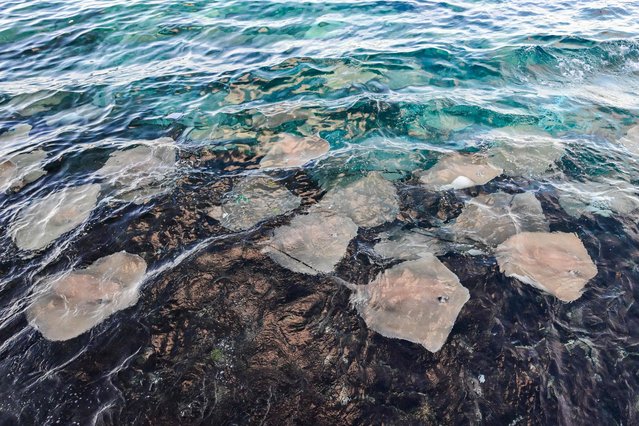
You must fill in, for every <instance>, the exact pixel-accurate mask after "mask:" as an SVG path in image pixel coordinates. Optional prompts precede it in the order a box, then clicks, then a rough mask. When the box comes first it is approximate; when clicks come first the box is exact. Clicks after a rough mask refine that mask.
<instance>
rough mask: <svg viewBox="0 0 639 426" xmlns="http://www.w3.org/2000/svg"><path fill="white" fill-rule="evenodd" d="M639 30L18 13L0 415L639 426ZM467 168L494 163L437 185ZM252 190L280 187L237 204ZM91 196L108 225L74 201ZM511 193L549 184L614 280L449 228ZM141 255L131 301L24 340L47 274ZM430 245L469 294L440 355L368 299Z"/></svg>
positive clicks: (5, 143) (633, 6)
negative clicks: (524, 262) (564, 289)
mask: <svg viewBox="0 0 639 426" xmlns="http://www.w3.org/2000/svg"><path fill="white" fill-rule="evenodd" d="M638 16H639V3H638V2H634V1H606V2H604V1H587V2H576V1H546V0H543V1H538V2H528V1H520V0H515V1H508V2H503V1H455V2H418V1H351V2H342V1H340V2H338V1H322V2H319V1H315V0H312V1H307V2H303V3H299V2H286V1H244V0H240V1H213V2H211V1H189V2H168V1H153V2H149V1H137V0H133V1H123V0H105V1H99V2H98V1H85V2H73V1H69V0H55V1H40V0H36V1H24V0H10V1H5V2H3V3H2V4H0V45H1V46H2V49H0V179H1V180H0V188H2V189H3V191H4V190H5V189H7V191H6V192H4V193H3V194H0V230H1V232H0V239H1V241H0V243H1V244H2V247H3V250H2V252H1V253H0V423H2V424H4V423H6V424H56V423H62V424H71V423H77V424H129V423H131V424H133V423H135V424H154V425H157V424H176V423H178V422H181V423H184V424H202V423H203V424H211V423H219V424H291V423H321V424H337V423H339V424H347V423H356V424H377V423H382V422H384V423H390V424H399V423H403V424H423V423H426V424H428V423H436V424H510V425H516V424H553V425H554V424H566V425H568V424H585V423H592V424H617V425H627V424H636V423H637V422H639V398H638V397H637V393H638V392H639V376H638V375H637V371H639V352H638V345H639V312H638V311H637V307H636V304H635V295H636V296H637V297H639V287H638V284H637V283H639V266H638V263H637V259H639V257H638V255H639V250H637V247H638V244H639V229H638V228H637V217H639V216H638V215H637V214H638V210H639V209H638V208H637V206H638V205H639V204H638V203H637V199H638V197H639V190H638V188H637V184H638V183H639V150H637V146H639V132H638V131H637V129H638V127H635V126H637V125H639V96H638V95H637V94H638V93H639V20H638V19H637V17H638ZM172 141H174V143H175V150H174V148H173V142H172ZM154 143H156V144H162V145H166V144H167V143H168V144H170V146H171V148H170V149H169V150H168V151H166V152H168V154H170V155H168V154H167V155H164V154H162V155H156V154H155V153H156V151H161V152H164V151H163V150H164V148H162V147H159V148H158V150H153V149H152V148H149V147H152V146H153V144H154ZM140 146H146V148H139V147H140ZM136 147H137V149H136ZM129 149H133V150H134V151H131V152H135V153H138V154H136V155H137V156H138V157H135V158H132V156H131V153H129V154H127V150H129ZM40 150H41V151H40ZM42 151H43V152H44V153H45V154H46V155H44V156H43V155H42ZM23 154H24V155H23ZM173 154H175V155H173ZM147 157H148V158H151V157H152V159H151V160H148V161H146V160H144V158H147ZM450 158H454V159H455V161H451V160H450ZM460 158H461V159H465V160H468V159H471V158H472V159H473V160H472V161H473V162H475V163H481V164H491V167H489V168H488V169H490V170H491V171H495V170H501V171H503V173H501V174H499V173H496V174H499V175H498V176H496V177H493V176H492V174H490V176H485V175H483V176H466V174H472V173H478V172H476V171H473V170H474V169H469V168H468V167H466V168H464V169H463V171H459V170H462V169H459V170H457V169H455V170H453V172H454V173H453V172H450V168H447V173H448V174H446V180H447V181H446V182H444V183H441V182H440V183H438V184H437V185H434V186H433V185H430V186H429V185H427V184H425V182H424V176H428V170H429V169H431V168H432V167H434V166H435V167H436V168H435V169H433V170H434V171H437V170H438V168H437V166H436V165H437V164H438V163H439V164H440V165H441V164H456V163H458V160H459V159H460ZM16 159H18V160H16ZM24 159H28V160H29V161H26V160H24ZM109 159H111V160H110V161H109ZM491 161H492V162H493V163H491ZM128 163H131V164H129V166H127V167H125V165H126V164H128ZM105 165H106V166H107V168H106V169H105V168H104V167H105ZM145 165H149V166H150V168H149V167H145ZM120 166H122V167H123V170H122V172H121V175H118V173H117V170H114V169H113V167H116V168H117V167H120ZM105 170H107V171H108V174H105V172H104V171H105ZM482 170H484V169H482ZM369 172H376V173H374V174H369ZM451 173H452V174H451ZM479 173H484V172H481V171H480V172H479ZM456 174H458V175H459V176H456ZM449 175H450V176H449ZM253 177H265V178H267V179H266V180H265V182H269V184H268V185H269V186H268V188H271V189H272V190H269V191H266V190H259V191H258V190H250V191H249V190H246V191H245V190H244V189H246V188H244V187H243V186H242V185H245V184H242V182H249V181H250V179H251V178H253ZM367 177H368V178H367ZM371 177H374V179H371ZM382 178H383V179H385V180H386V181H388V182H385V183H384V185H382V184H380V185H379V187H378V188H371V187H368V186H365V185H364V186H363V185H362V184H358V183H357V182H369V181H373V182H375V181H377V180H378V179H382ZM479 178H481V179H479ZM388 183H389V184H388ZM477 183H481V185H476V184H477ZM96 184H99V185H100V190H99V193H98V194H97V195H96V197H97V200H96V204H95V206H93V207H92V208H91V206H92V205H93V199H92V200H91V203H84V204H83V205H82V206H74V205H68V203H67V202H66V201H60V200H61V198H60V197H59V196H58V197H57V198H56V194H60V193H63V194H64V193H73V189H72V188H74V187H80V186H83V185H87V186H86V187H90V188H95V187H94V186H90V185H96ZM388 185H390V186H388ZM387 186H388V188H387ZM65 188H69V189H66V190H65ZM242 188H244V189H242ZM343 188H344V189H343ZM380 188H381V189H384V190H383V191H381V192H383V194H378V192H380V191H378V189H380ZM389 188H390V190H389ZM393 188H394V190H395V191H396V198H395V192H393ZM234 189H235V190H234ZM249 189H251V188H250V187H249ZM61 191H64V192H61ZM93 192H95V191H93ZM499 192H502V193H507V194H517V193H523V192H527V193H529V194H534V196H535V197H536V198H537V199H538V200H539V202H540V204H541V208H542V210H543V214H544V215H545V219H546V221H547V223H548V229H549V231H551V232H565V233H575V234H576V235H577V236H578V237H579V239H580V240H581V241H582V242H583V245H584V246H585V248H586V250H587V252H588V254H589V256H590V258H591V259H592V260H593V262H594V264H595V265H596V269H597V271H598V272H597V275H596V276H595V277H594V278H593V279H591V280H590V281H589V282H588V283H587V284H586V285H585V288H584V293H583V295H581V297H580V298H578V299H577V300H576V301H574V302H571V303H564V302H562V301H560V300H558V299H557V298H555V297H553V296H552V295H550V294H547V293H545V292H543V291H541V290H540V289H538V288H534V287H533V286H531V285H528V284H526V283H525V282H522V281H520V280H518V279H516V278H508V277H506V276H505V275H504V274H503V273H502V272H500V269H499V265H498V264H497V261H496V259H495V256H494V247H492V246H491V244H484V243H482V239H481V238H475V239H473V238H464V239H460V238H459V237H458V234H459V232H458V231H460V229H459V228H460V227H461V226H462V225H463V226H464V227H467V226H472V223H467V222H472V221H463V224H462V223H459V224H458V225H455V224H456V218H457V217H458V216H459V215H460V214H462V211H463V210H464V207H465V206H467V205H468V203H469V202H470V201H471V200H472V199H474V198H476V197H482V198H480V199H481V200H484V199H490V197H488V198H487V194H494V193H499ZM247 194H249V197H247ZM260 194H261V195H260ZM325 194H333V195H332V196H331V197H330V198H331V200H330V203H329V202H325V203H323V204H322V203H321V200H322V199H323V197H324V195H325ZM335 194H337V195H335ZM382 195H384V197H382ZM250 197H258V198H257V199H256V200H257V202H256V203H255V204H254V205H253V208H251V209H246V210H243V209H242V208H241V204H242V203H247V202H251V199H250ZM259 197H262V198H259ZM345 198H348V199H345ZM378 198H379V199H378ZM287 200H288V201H287ZM291 200H294V202H293V201H291ZM298 200H299V202H298ZM388 200H390V201H388ZM362 202H368V203H371V205H370V206H369V207H367V206H361V205H355V204H361V203H362ZM375 202H377V204H375ZM232 203H235V204H232ZM396 203H397V205H396ZM373 204H374V205H373ZM38 205H40V206H46V211H42V209H40V210H39V211H38V212H34V211H33V210H34V209H33V208H32V206H38ZM315 205H319V207H314V206H315ZM326 205H329V207H330V206H338V207H335V208H333V207H330V209H333V210H334V211H333V213H335V212H337V213H335V214H337V215H338V216H334V217H332V218H330V219H326V217H327V216H326V212H325V210H326ZM220 206H222V207H220ZM238 206H239V207H238ZM389 206H390V207H389ZM87 209H89V210H90V212H89V213H87ZM330 209H329V210H330ZM349 210H352V211H350V212H349ZM212 211H213V214H212V213H211V212H212ZM309 211H311V212H314V213H311V215H312V216H305V213H307V212H309ZM318 211H319V212H324V213H321V214H319V213H317V212H318ZM502 211H508V212H509V213H508V214H515V213H512V211H511V210H510V209H502ZM29 212H30V213H36V214H34V215H33V214H32V215H28V214H27V213H29ZM389 212H390V213H389ZM224 214H227V215H230V216H221V215H224ZM495 214H501V213H495ZM504 214H505V213H504ZM233 215H236V217H237V218H238V219H237V223H234V219H233V218H234V217H235V216H233ZM251 215H252V216H253V217H249V216H251ZM363 216H365V217H366V220H365V221H359V220H357V219H358V218H360V217H363ZM329 217H330V216H329ZM29 218H31V219H29ZM33 218H37V219H33ZM309 218H310V219H309ZM314 218H317V219H314ZM351 219H352V220H351ZM309 220H310V221H313V220H316V221H318V222H320V223H317V224H316V226H306V227H305V226H301V227H300V226H297V225H299V224H303V223H304V222H309ZM356 220H357V222H358V223H355V221H356ZM240 222H241V223H240ZM460 222H462V221H460ZM512 222H515V223H517V221H516V220H513V221H512ZM340 223H341V224H345V225H344V227H343V229H341V230H340V229H335V224H340ZM16 224H17V225H16ZM544 224H545V222H544ZM369 225H370V226H369ZM16 226H18V227H19V228H20V229H21V235H22V237H21V238H20V240H19V243H18V244H16V237H15V232H14V231H12V230H15V229H16ZM346 228H347V229H346ZM38 229H49V230H50V229H54V231H55V232H53V234H51V233H49V234H47V235H46V236H45V237H44V238H43V237H42V236H40V237H37V236H34V237H33V238H31V237H29V236H28V235H29V232H40V231H38ZM309 229H310V230H311V231H309ZM451 229H453V230H455V232H451ZM413 230H415V231H414V232H413ZM544 230H545V225H544ZM58 231H60V232H58ZM307 231H308V232H307ZM322 231H324V232H326V233H325V234H324V235H318V233H321V232H322ZM461 231H462V232H461V234H463V235H466V236H468V235H474V233H475V232H476V229H466V230H461ZM42 232H44V231H42ZM47 232H48V231H47ZM278 236H279V237H280V239H278ZM282 236H284V237H286V238H282ZM402 236H408V237H407V238H404V240H402V239H401V238H402ZM411 236H412V239H411ZM415 236H417V237H419V238H418V239H417V240H415V241H413V240H414V239H415ZM389 238H390V240H389ZM283 241H284V242H283ZM300 241H301V242H302V243H300ZM304 241H307V243H304ZM380 241H383V242H384V244H386V247H390V249H388V248H387V249H385V250H381V249H380V251H379V252H377V251H376V250H375V247H376V245H377V244H378V243H380ZM388 241H391V242H394V241H405V242H406V243H402V245H403V247H396V246H395V245H393V244H394V243H393V244H390V243H388ZM411 241H413V243H414V244H413V243H411ZM389 244H390V245H389ZM318 246H319V247H318ZM273 247H276V248H277V247H279V248H280V249H281V250H280V251H277V252H276V254H273V253H274V252H273V251H272V250H273ZM305 247H306V248H308V247H310V248H311V249H310V250H304V248H305ZM322 247H324V248H325V251H323V250H322ZM380 247H384V246H383V245H382V246H380ZM269 248H270V249H269ZM327 248H328V249H327ZM123 250H125V251H126V252H128V253H131V254H136V255H139V256H141V257H142V258H143V259H144V261H145V262H146V263H147V264H148V270H147V273H146V275H145V278H144V279H143V280H142V281H141V283H139V284H137V286H138V288H136V289H135V291H136V297H137V294H138V292H139V300H138V301H137V303H136V304H135V305H134V306H131V307H128V306H129V304H122V305H126V306H127V308H126V309H122V310H119V311H117V312H115V313H113V314H109V315H108V316H107V317H106V318H105V319H104V320H103V321H102V322H100V323H99V324H98V325H96V326H95V327H93V328H92V329H91V330H90V331H88V332H86V333H84V334H82V335H80V336H78V337H76V338H73V339H70V340H66V341H49V340H46V339H45V338H44V337H43V336H42V335H41V334H40V333H39V332H38V331H37V330H36V329H35V328H34V327H33V326H32V325H31V324H30V323H29V320H28V316H27V314H26V312H27V311H28V310H29V307H30V306H31V305H32V304H33V303H34V302H35V301H38V300H40V299H41V298H42V297H45V296H46V295H47V294H49V292H50V291H52V290H51V288H50V285H49V284H48V283H50V281H51V277H52V276H57V275H59V274H65V273H69V272H70V271H72V270H81V269H85V268H86V267H87V266H89V265H91V264H92V263H94V262H95V261H96V260H97V259H100V258H102V257H105V256H108V255H111V254H113V253H117V252H120V251H123ZM269 250H271V251H269ZM428 250H432V251H433V252H435V251H436V254H437V257H438V259H439V260H440V261H441V262H442V263H443V264H444V266H445V267H446V268H447V269H449V270H450V271H452V273H454V274H455V275H456V276H457V277H458V278H459V281H460V282H461V284H462V285H463V287H465V288H467V289H468V291H469V295H470V299H469V300H468V302H466V304H465V305H463V307H462V308H461V310H460V311H459V314H458V316H457V319H456V323H455V325H454V327H453V328H452V331H451V332H450V335H449V336H448V338H447V340H446V342H445V343H444V345H443V347H442V348H441V349H440V350H439V351H437V352H434V353H431V352H429V351H428V350H427V349H426V348H424V347H423V346H421V345H419V344H417V343H412V342H410V341H407V340H400V339H392V338H388V337H384V336H382V335H380V334H378V333H376V332H375V331H374V330H372V329H371V328H369V327H367V324H366V322H365V318H362V317H361V316H360V315H359V314H358V310H357V308H356V306H353V304H351V302H350V299H351V294H352V289H355V288H360V289H361V288H363V287H359V286H365V285H367V284H369V283H371V282H375V279H376V277H378V276H380V275H379V274H381V273H383V271H385V270H389V269H390V268H392V267H394V266H396V265H399V264H401V262H402V260H403V259H411V260H410V261H415V259H416V258H419V257H420V256H421V255H422V254H423V252H424V251H428ZM413 251H414V252H413ZM296 254H297V255H299V257H298V258H296V257H295V256H296ZM336 262H337V263H336ZM287 265H289V266H288V269H287ZM290 265H296V266H290ZM331 268H334V270H332V269H331ZM396 270H400V271H401V270H402V268H401V267H400V268H397V269H396ZM570 272H571V271H567V273H570ZM524 281H525V279H524ZM356 286H358V287H356ZM56 297H58V296H56ZM99 303H102V302H99ZM116 305H117V303H116ZM408 305H410V303H408ZM109 312H110V311H109ZM407 317H408V318H410V315H408V316H407ZM376 328H377V329H382V328H384V326H380V325H379V324H376ZM407 329H410V324H409V325H408V326H407ZM386 335H393V333H391V332H387V333H386Z"/></svg>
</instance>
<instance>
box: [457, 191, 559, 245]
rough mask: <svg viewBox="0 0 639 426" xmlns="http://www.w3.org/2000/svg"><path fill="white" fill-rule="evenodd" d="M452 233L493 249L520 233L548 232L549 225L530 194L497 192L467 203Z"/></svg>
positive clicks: (537, 202)
mask: <svg viewBox="0 0 639 426" xmlns="http://www.w3.org/2000/svg"><path fill="white" fill-rule="evenodd" d="M451 230H452V231H453V233H454V234H455V235H456V236H457V237H461V238H468V239H471V240H474V241H478V242H480V243H483V244H485V245H487V246H496V245H498V244H501V243H502V242H504V241H506V240H507V239H508V238H509V237H510V236H512V235H515V234H517V233H520V232H524V231H530V232H533V231H534V232H547V231H548V222H547V221H546V217H545V216H544V212H543V210H542V208H541V203H540V202H539V200H537V198H536V197H535V195H534V194H533V193H532V192H524V193H522V194H515V195H511V194H506V193H504V192H497V193H494V194H483V195H480V196H478V197H475V198H473V199H472V200H470V201H469V202H467V203H466V206H465V207H464V209H463V210H462V212H461V214H460V215H459V216H458V217H457V219H456V221H455V223H454V224H453V225H452V226H451Z"/></svg>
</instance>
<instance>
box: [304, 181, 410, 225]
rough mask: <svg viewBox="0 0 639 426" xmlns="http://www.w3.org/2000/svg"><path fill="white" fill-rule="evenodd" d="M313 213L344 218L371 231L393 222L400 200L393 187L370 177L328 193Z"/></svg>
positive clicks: (387, 182)
mask: <svg viewBox="0 0 639 426" xmlns="http://www.w3.org/2000/svg"><path fill="white" fill-rule="evenodd" d="M312 210H325V211H329V212H332V213H334V214H336V215H339V216H346V217H349V218H351V219H352V220H353V222H355V224H356V225H357V226H361V227H365V228H370V227H374V226H379V225H382V224H384V223H386V222H390V221H392V220H394V219H395V217H396V216H397V214H398V213H399V200H398V196H397V190H396V189H395V185H393V184H392V183H391V182H389V181H387V180H386V179H384V178H383V177H382V176H381V175H380V174H379V173H369V174H368V175H366V176H365V177H363V178H361V179H358V180H356V181H355V182H352V183H350V184H348V185H345V186H337V187H335V188H333V189H331V190H330V191H328V192H327V193H326V195H325V196H324V197H323V198H322V200H321V201H320V202H319V203H318V204H316V205H315V206H314V207H313V209H312Z"/></svg>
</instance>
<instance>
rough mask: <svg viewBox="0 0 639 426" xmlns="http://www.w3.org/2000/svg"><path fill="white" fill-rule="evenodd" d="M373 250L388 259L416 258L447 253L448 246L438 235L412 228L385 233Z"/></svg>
mask: <svg viewBox="0 0 639 426" xmlns="http://www.w3.org/2000/svg"><path fill="white" fill-rule="evenodd" d="M373 250H375V252H376V253H377V254H379V255H380V256H382V257H385V258H387V259H401V260H415V259H419V258H420V257H422V256H424V255H428V254H434V255H442V254H445V253H446V252H447V251H448V247H447V245H446V244H445V243H444V242H443V241H441V240H440V239H438V238H437V237H434V236H431V235H427V234H425V233H423V232H422V231H420V230H419V229H410V230H407V231H399V232H396V233H394V234H383V235H382V239H381V241H380V242H379V243H377V244H375V247H373Z"/></svg>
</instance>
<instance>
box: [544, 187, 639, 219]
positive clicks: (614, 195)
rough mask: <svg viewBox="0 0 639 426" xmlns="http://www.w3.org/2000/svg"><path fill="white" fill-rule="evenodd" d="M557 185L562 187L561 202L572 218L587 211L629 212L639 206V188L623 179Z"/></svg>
mask: <svg viewBox="0 0 639 426" xmlns="http://www.w3.org/2000/svg"><path fill="white" fill-rule="evenodd" d="M555 186H556V187H557V189H558V190H559V204H560V205H561V207H562V208H563V209H564V210H565V211H566V213H568V214H569V215H570V216H572V217H580V216H582V215H585V214H588V213H593V214H597V215H600V216H611V215H613V214H620V215H630V214H631V213H633V212H635V211H636V210H638V209H639V196H638V195H637V193H638V192H639V191H638V190H637V188H636V187H635V186H634V185H632V184H630V183H628V182H626V181H623V180H612V179H606V180H600V181H598V182H592V181H591V182H565V183H560V184H556V185H555Z"/></svg>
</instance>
